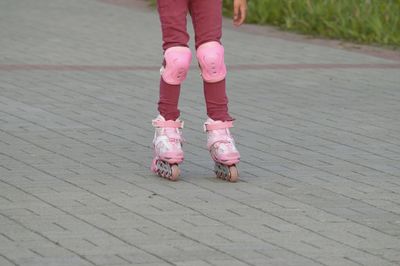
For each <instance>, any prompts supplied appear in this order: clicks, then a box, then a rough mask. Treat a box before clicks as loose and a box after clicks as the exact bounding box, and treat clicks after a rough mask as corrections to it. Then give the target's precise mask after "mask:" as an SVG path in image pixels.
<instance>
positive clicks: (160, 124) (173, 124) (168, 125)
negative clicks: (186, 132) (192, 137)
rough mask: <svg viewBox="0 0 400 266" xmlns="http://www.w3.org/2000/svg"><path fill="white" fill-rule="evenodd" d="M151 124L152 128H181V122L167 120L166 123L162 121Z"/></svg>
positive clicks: (154, 121)
mask: <svg viewBox="0 0 400 266" xmlns="http://www.w3.org/2000/svg"><path fill="white" fill-rule="evenodd" d="M152 124H153V126H154V127H164V128H183V122H182V121H179V120H177V121H173V120H168V121H163V120H157V119H155V120H153V121H152Z"/></svg>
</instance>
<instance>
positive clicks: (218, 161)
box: [204, 118, 240, 182]
mask: <svg viewBox="0 0 400 266" xmlns="http://www.w3.org/2000/svg"><path fill="white" fill-rule="evenodd" d="M231 127H233V123H232V121H226V122H222V121H214V120H212V119H211V118H208V119H207V121H206V122H205V123H204V130H205V131H206V132H207V148H208V150H209V151H210V155H211V158H212V159H213V160H214V161H215V167H214V171H215V174H216V175H217V177H218V178H221V179H225V180H228V181H230V182H236V181H237V180H238V179H239V172H238V170H237V168H236V164H237V163H238V162H239V160H240V154H239V152H238V150H237V149H236V147H235V141H234V140H233V138H232V136H231V133H230V132H229V128H231Z"/></svg>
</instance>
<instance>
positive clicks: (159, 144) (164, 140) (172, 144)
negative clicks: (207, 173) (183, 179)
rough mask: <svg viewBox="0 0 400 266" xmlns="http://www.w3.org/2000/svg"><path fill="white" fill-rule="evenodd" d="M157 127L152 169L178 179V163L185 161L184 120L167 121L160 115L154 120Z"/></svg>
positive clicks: (164, 175)
mask: <svg viewBox="0 0 400 266" xmlns="http://www.w3.org/2000/svg"><path fill="white" fill-rule="evenodd" d="M153 126H154V127H155V128H156V130H155V133H154V139H153V147H154V159H153V162H152V164H151V170H152V171H153V172H154V173H156V174H157V175H159V176H161V177H164V178H167V179H169V180H172V181H176V180H177V179H178V177H179V173H180V171H179V166H178V164H179V163H181V162H182V161H183V151H182V133H181V131H180V129H181V128H183V122H182V121H180V120H178V119H177V120H176V121H173V120H168V121H165V119H164V117H162V116H161V115H159V116H158V117H157V118H156V119H154V120H153Z"/></svg>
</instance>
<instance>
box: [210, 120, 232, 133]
mask: <svg viewBox="0 0 400 266" xmlns="http://www.w3.org/2000/svg"><path fill="white" fill-rule="evenodd" d="M231 127H233V122H232V121H225V122H217V123H212V124H204V131H208V130H216V129H225V128H231Z"/></svg>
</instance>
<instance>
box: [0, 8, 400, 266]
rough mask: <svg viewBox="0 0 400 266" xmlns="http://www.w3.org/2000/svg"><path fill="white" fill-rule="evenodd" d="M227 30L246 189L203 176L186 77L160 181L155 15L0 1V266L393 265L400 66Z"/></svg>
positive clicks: (398, 244) (206, 169)
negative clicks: (173, 175) (154, 145)
mask: <svg viewBox="0 0 400 266" xmlns="http://www.w3.org/2000/svg"><path fill="white" fill-rule="evenodd" d="M224 23H225V26H224V37H223V44H224V45H225V49H226V62H227V65H228V68H229V70H230V71H229V74H228V81H227V82H228V94H229V97H230V110H231V112H232V114H233V115H234V117H235V118H236V124H235V128H234V129H233V133H234V135H235V136H236V139H237V144H238V148H239V149H240V151H241V154H242V161H241V163H240V165H239V169H240V173H241V181H240V182H238V183H235V184H230V183H226V182H223V181H220V180H218V179H216V178H215V177H214V175H213V172H212V167H213V163H212V161H211V160H210V158H209V155H208V153H207V150H206V149H205V147H204V146H205V136H204V133H203V132H202V123H203V122H204V120H205V110H204V109H205V108H204V102H203V96H202V88H201V79H200V77H199V75H198V70H197V67H196V61H195V60H194V61H193V67H192V69H191V71H190V73H189V76H188V79H187V80H186V81H185V83H184V85H183V89H182V95H181V102H180V107H181V110H182V119H183V120H184V121H185V129H184V136H185V139H186V143H185V145H184V149H185V152H186V157H185V162H184V163H183V164H182V165H181V168H182V178H181V180H180V181H179V182H168V181H166V180H163V179H161V178H158V177H156V176H154V175H153V174H152V173H150V171H149V165H150V161H151V156H152V151H151V140H152V136H153V128H152V127H151V119H153V118H154V117H155V116H156V101H157V94H158V88H157V85H158V80H159V73H158V69H159V66H160V62H161V58H162V54H161V48H160V47H161V40H160V36H161V34H160V29H159V20H158V17H157V14H156V12H155V11H154V10H153V9H151V8H147V7H146V6H145V4H144V3H143V2H140V1H137V0H101V1H100V0H69V1H62V0H35V1H28V0H18V1H14V0H2V1H0V37H1V38H0V158H1V160H0V265H1V266H8V265H29V266H31V265H41V266H43V265H57V266H58V265H107V266H108V265H110V266H111V265H142V266H145V265H146V266H150V265H153V266H154V265H188V266H189V265H190V266H195V265H196V266H203V265H229V266H235V265H279V266H281V265H288V266H289V265H290V266H292V265H307V266H313V265H349V266H351V265H372V266H380V265H400V86H399V84H400V75H399V74H400V71H399V70H400V60H398V58H399V57H398V56H397V57H396V56H393V58H390V57H389V58H388V57H387V56H386V57H384V56H376V55H375V56H374V55H372V53H370V54H368V53H364V52H360V51H356V50H355V49H352V50H346V49H340V48H339V47H337V48H335V47H330V46H328V45H323V44H312V43H309V42H307V41H292V40H288V39H286V38H279V36H270V35H268V34H262V33H261V34H260V33H259V32H260V31H258V33H256V32H251V31H249V30H243V29H234V28H233V27H232V26H230V24H231V22H230V21H225V22H224ZM246 27H250V28H251V27H253V28H257V29H260V28H262V27H258V26H246ZM189 28H190V27H189ZM192 47H193V45H192ZM392 54H393V53H392Z"/></svg>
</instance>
